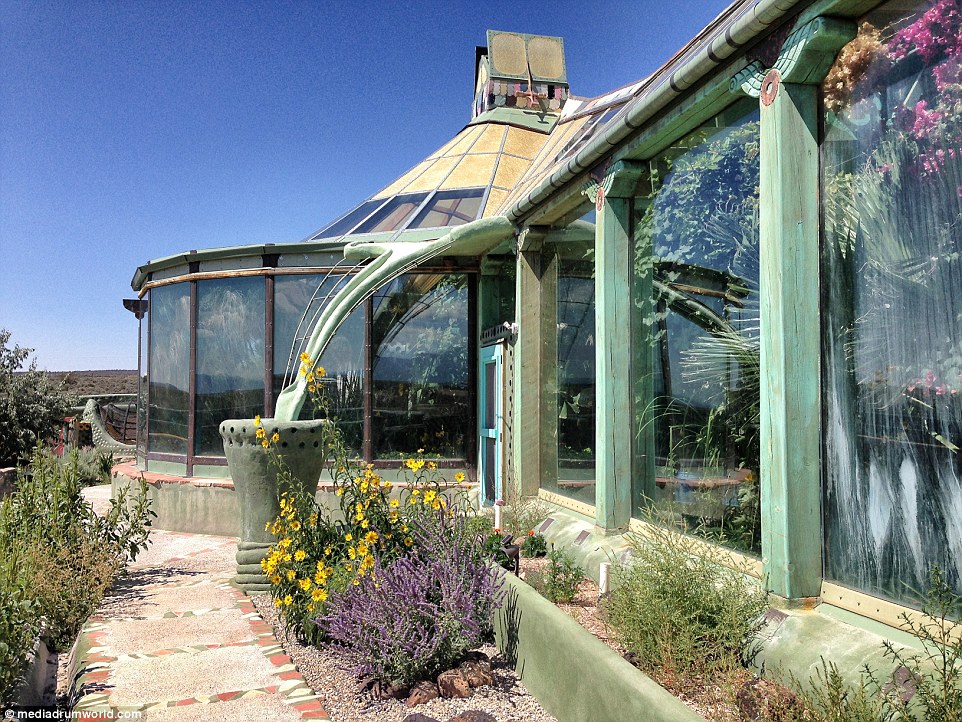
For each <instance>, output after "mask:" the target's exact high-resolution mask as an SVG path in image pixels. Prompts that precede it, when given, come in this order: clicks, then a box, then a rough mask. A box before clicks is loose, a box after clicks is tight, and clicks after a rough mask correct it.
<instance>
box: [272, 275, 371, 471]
mask: <svg viewBox="0 0 962 722" xmlns="http://www.w3.org/2000/svg"><path fill="white" fill-rule="evenodd" d="M349 278H350V276H346V275H344V276H334V275H332V276H327V277H326V280H325V276H324V275H297V276H277V277H275V279H274V394H275V396H276V394H278V393H280V391H281V389H282V387H283V383H284V377H285V373H286V374H287V375H288V378H290V377H291V375H292V374H296V373H297V372H298V369H299V368H300V361H299V357H300V351H301V348H302V341H303V340H304V339H305V338H306V337H307V336H308V335H309V334H310V333H311V331H312V330H313V328H314V323H315V321H316V320H317V318H318V316H319V314H320V312H321V310H323V308H324V307H325V306H326V305H327V302H328V301H329V300H330V299H331V298H332V297H333V295H334V293H336V292H337V290H338V289H340V288H342V287H343V285H344V284H345V283H346V282H347V281H348V280H349ZM298 326H300V328H298ZM320 365H321V366H323V367H324V370H325V372H326V376H325V380H324V383H325V384H326V385H327V390H328V393H330V394H331V398H332V399H333V412H334V415H335V416H336V417H337V419H338V426H339V427H340V429H341V431H342V432H343V434H344V441H345V443H346V444H347V447H348V449H350V450H352V451H353V452H354V453H355V454H359V453H360V452H361V448H362V447H361V442H362V439H363V432H364V395H363V394H364V308H363V306H362V307H361V308H358V309H355V310H354V311H353V312H352V313H351V314H350V315H349V316H348V317H347V319H345V321H344V322H343V323H342V324H341V327H340V328H339V329H338V330H337V333H335V334H334V338H332V339H331V342H330V344H329V345H328V347H327V349H326V350H325V351H324V353H323V355H322V356H321V358H320ZM312 414H313V409H312V408H311V407H310V405H309V404H308V405H305V408H304V409H303V410H302V411H301V417H302V418H311V417H312Z"/></svg>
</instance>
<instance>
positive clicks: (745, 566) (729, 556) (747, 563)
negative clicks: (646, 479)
mask: <svg viewBox="0 0 962 722" xmlns="http://www.w3.org/2000/svg"><path fill="white" fill-rule="evenodd" d="M652 528H653V527H652V525H651V524H649V523H648V522H646V521H641V520H640V519H632V520H631V521H630V522H628V529H629V530H630V531H632V532H634V533H635V534H639V535H640V536H643V537H646V538H648V537H650V535H651V529H652ZM659 530H662V528H659ZM667 531H668V532H669V533H670V534H677V535H678V536H684V537H685V539H686V541H689V542H691V543H692V546H693V547H695V549H696V550H698V553H699V554H701V555H703V556H706V557H709V558H711V559H713V560H714V561H716V562H718V563H719V564H722V565H724V566H726V567H729V568H731V569H734V570H735V571H738V572H743V573H745V574H747V575H749V576H751V577H755V578H756V579H762V578H763V575H764V569H763V565H762V560H761V559H757V558H755V557H750V556H748V555H747V554H742V553H741V552H737V551H735V550H734V549H728V548H727V547H723V546H721V545H720V544H714V543H712V542H710V541H705V540H704V539H699V538H698V537H694V536H691V535H690V534H685V535H683V534H682V533H681V532H677V531H675V530H673V529H667Z"/></svg>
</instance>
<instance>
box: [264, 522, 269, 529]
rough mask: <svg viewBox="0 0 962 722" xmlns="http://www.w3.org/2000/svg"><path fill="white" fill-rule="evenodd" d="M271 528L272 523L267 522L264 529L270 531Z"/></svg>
mask: <svg viewBox="0 0 962 722" xmlns="http://www.w3.org/2000/svg"><path fill="white" fill-rule="evenodd" d="M270 530H271V523H270V522H267V523H266V524H265V525H264V531H270Z"/></svg>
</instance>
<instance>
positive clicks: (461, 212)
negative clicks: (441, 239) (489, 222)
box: [408, 188, 484, 228]
mask: <svg viewBox="0 0 962 722" xmlns="http://www.w3.org/2000/svg"><path fill="white" fill-rule="evenodd" d="M483 196H484V188H474V189H472V190H454V191H439V192H438V193H436V194H435V195H434V197H433V198H432V199H431V200H430V202H428V204H427V205H426V206H425V207H424V208H423V209H422V210H421V212H420V213H418V215H417V217H416V218H415V219H414V220H413V221H411V224H410V225H409V226H408V228H441V227H443V226H460V225H463V224H465V223H468V222H469V221H473V220H474V219H475V218H477V216H478V211H479V210H480V209H481V199H482V197H483Z"/></svg>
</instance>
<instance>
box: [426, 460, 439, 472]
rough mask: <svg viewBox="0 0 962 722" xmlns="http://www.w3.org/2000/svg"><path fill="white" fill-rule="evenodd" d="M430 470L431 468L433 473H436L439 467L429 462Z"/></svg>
mask: <svg viewBox="0 0 962 722" xmlns="http://www.w3.org/2000/svg"><path fill="white" fill-rule="evenodd" d="M428 468H429V469H430V470H431V471H435V470H437V468H438V465H437V464H435V463H434V462H433V461H429V462H428Z"/></svg>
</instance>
